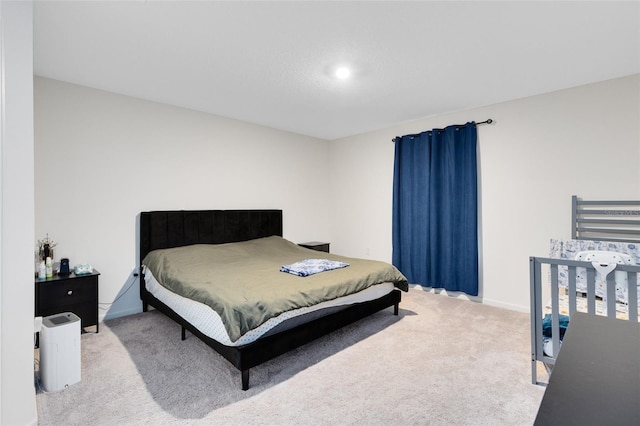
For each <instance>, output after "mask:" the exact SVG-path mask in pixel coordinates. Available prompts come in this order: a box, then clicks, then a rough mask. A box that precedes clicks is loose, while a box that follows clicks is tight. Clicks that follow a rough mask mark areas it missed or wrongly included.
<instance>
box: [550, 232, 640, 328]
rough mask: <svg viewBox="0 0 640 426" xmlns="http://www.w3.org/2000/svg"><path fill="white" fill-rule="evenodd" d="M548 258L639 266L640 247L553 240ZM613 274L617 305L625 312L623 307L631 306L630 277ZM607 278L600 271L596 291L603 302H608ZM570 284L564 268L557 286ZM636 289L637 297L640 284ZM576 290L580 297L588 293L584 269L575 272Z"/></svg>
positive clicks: (604, 242)
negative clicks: (628, 278)
mask: <svg viewBox="0 0 640 426" xmlns="http://www.w3.org/2000/svg"><path fill="white" fill-rule="evenodd" d="M549 257H551V258H556V259H568V260H580V261H587V262H595V263H616V264H622V265H640V245H638V244H635V243H623V242H610V241H590V240H557V239H552V240H551V249H550V253H549ZM611 273H612V274H614V276H615V282H616V292H615V293H616V302H618V303H621V304H622V306H621V309H623V308H624V306H625V305H626V304H628V281H627V274H626V273H625V272H620V271H615V269H614V270H613V271H612V272H611ZM605 275H606V271H598V273H597V276H596V287H595V291H596V296H597V297H599V298H602V299H603V300H604V301H606V300H607V294H606V284H605ZM568 282H569V278H568V270H567V268H562V267H561V269H560V271H559V273H558V284H559V286H560V287H562V288H565V289H566V288H568ZM637 288H638V293H637V294H640V280H639V282H638V283H637ZM576 290H577V291H578V292H579V293H586V292H587V273H586V270H585V269H583V268H578V270H577V271H576ZM585 303H586V302H585ZM638 306H640V298H638ZM604 309H605V312H606V306H604ZM616 310H618V309H616ZM605 315H606V313H605ZM625 319H626V318H625Z"/></svg>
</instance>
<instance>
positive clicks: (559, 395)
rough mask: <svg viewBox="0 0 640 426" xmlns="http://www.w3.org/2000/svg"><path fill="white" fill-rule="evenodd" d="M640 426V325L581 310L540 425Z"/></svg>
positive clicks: (569, 331)
mask: <svg viewBox="0 0 640 426" xmlns="http://www.w3.org/2000/svg"><path fill="white" fill-rule="evenodd" d="M574 424H575V425H640V324H638V323H635V322H631V321H624V320H617V319H613V318H607V317H602V316H596V315H587V314H584V313H580V312H576V313H575V314H573V316H572V317H571V321H570V322H569V327H568V328H567V332H566V334H565V337H564V342H563V344H562V349H561V350H560V353H559V354H558V359H557V360H556V364H555V366H554V367H553V372H552V374H551V377H550V379H549V384H548V385H547V389H546V390H545V393H544V396H543V398H542V402H541V403H540V408H539V410H538V415H537V417H536V421H535V425H574Z"/></svg>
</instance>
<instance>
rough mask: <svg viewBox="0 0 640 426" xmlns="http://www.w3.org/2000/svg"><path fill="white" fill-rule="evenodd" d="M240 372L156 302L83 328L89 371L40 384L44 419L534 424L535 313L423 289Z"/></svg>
mask: <svg viewBox="0 0 640 426" xmlns="http://www.w3.org/2000/svg"><path fill="white" fill-rule="evenodd" d="M400 306H401V310H400V315H399V316H397V317H396V316H394V315H393V314H392V310H391V309H390V308H389V309H387V310H384V311H382V312H379V313H377V314H375V315H373V316H371V317H369V318H367V319H365V320H362V321H359V322H357V323H355V324H353V325H351V326H347V327H345V328H343V329H341V330H339V331H337V332H334V333H332V334H330V335H329V336H325V337H323V338H321V339H319V340H317V341H315V342H313V343H310V344H308V345H306V346H304V347H302V348H299V349H297V350H294V351H292V352H290V353H288V354H285V355H283V356H281V357H279V358H276V359H275V360H272V361H270V362H267V363H265V364H262V365H261V366H258V367H255V368H253V369H252V370H251V388H250V389H249V390H248V391H246V392H243V391H241V390H240V373H239V372H238V371H237V370H236V369H235V368H234V367H233V366H231V364H229V363H228V362H227V361H226V360H225V359H223V358H222V357H220V356H219V355H218V354H216V353H215V352H214V351H213V350H212V349H210V348H209V347H208V346H206V345H204V344H203V343H202V342H200V341H199V340H198V339H197V338H195V337H193V336H190V335H188V338H187V340H186V341H181V340H180V327H179V326H178V325H176V324H175V323H174V322H172V321H171V320H169V319H167V318H166V317H165V316H163V315H162V314H160V313H158V312H153V311H151V312H148V313H143V314H137V315H132V316H129V317H124V318H118V319H115V320H111V321H107V322H105V323H104V325H103V326H102V327H101V328H100V333H99V334H84V335H83V336H82V380H81V382H80V383H77V384H75V385H72V386H71V387H69V388H68V389H66V390H63V391H60V392H53V393H43V392H42V391H38V394H37V397H36V400H37V405H38V417H39V423H40V424H41V425H89V424H92V425H122V424H129V425H142V424H153V425H174V424H180V425H183V424H185V425H191V424H193V425H198V424H233V425H235V424H237V425H247V424H266V425H289V424H304V425H306V424H317V425H320V424H323V425H324V424H355V425H375V424H403V425H408V424H420V425H424V424H432V425H445V424H446V425H482V424H486V425H530V424H532V423H533V420H534V419H535V415H536V412H537V409H538V406H539V404H540V401H541V399H542V395H543V392H544V388H543V387H540V386H535V385H532V384H531V381H530V380H531V377H530V361H529V359H530V343H529V339H530V331H529V316H528V315H527V314H524V313H518V312H512V311H508V310H503V309H499V308H494V307H489V306H485V305H482V304H478V303H474V302H469V301H465V300H461V299H455V298H452V297H449V296H446V295H437V294H434V293H433V292H425V291H423V290H421V289H420V288H419V287H417V288H412V289H411V291H410V292H409V293H408V294H403V301H402V303H401V305H400Z"/></svg>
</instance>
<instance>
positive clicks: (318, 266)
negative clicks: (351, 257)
mask: <svg viewBox="0 0 640 426" xmlns="http://www.w3.org/2000/svg"><path fill="white" fill-rule="evenodd" d="M347 266H349V264H348V263H345V262H338V261H336V260H328V259H305V260H301V261H300V262H296V263H292V264H291V265H282V267H280V272H287V273H289V274H293V275H297V276H299V277H308V276H309V275H313V274H317V273H319V272H324V271H331V270H333V269H340V268H345V267H347Z"/></svg>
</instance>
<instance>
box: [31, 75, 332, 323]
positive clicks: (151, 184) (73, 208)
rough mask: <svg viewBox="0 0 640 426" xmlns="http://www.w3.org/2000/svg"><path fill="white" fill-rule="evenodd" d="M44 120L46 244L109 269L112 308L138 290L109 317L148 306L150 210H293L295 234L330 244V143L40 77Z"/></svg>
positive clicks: (103, 284) (39, 185)
mask: <svg viewBox="0 0 640 426" xmlns="http://www.w3.org/2000/svg"><path fill="white" fill-rule="evenodd" d="M35 122H36V125H35V169H36V170H35V178H36V184H35V193H36V228H35V230H36V239H41V238H43V237H44V236H45V235H46V234H47V233H48V234H49V237H50V238H51V239H53V240H54V241H55V242H57V243H58V246H57V248H56V257H57V258H58V259H59V258H60V257H69V258H70V261H71V264H72V265H74V264H77V263H90V264H92V265H93V266H94V267H95V268H96V269H98V270H99V271H100V273H101V276H100V285H99V287H100V290H99V299H100V302H102V303H111V302H113V301H114V299H115V298H116V297H117V296H118V295H119V294H120V293H122V292H124V291H125V290H126V289H128V288H129V286H130V285H132V284H133V285H132V287H131V289H130V290H129V291H127V292H126V293H125V294H124V296H122V297H121V298H119V299H118V301H117V302H116V303H115V304H114V305H113V306H109V305H102V308H103V310H101V316H102V315H104V314H105V313H106V314H107V318H111V317H115V316H121V315H125V314H130V313H133V312H138V311H140V309H141V305H140V301H139V297H138V281H137V279H134V277H133V276H132V272H133V270H134V268H135V267H136V264H137V263H136V262H137V257H136V218H137V215H138V214H139V213H140V212H141V211H148V210H164V209H243V208H264V209H271V208H273V209H283V210H284V236H285V238H287V239H290V240H292V241H295V242H302V241H308V240H325V239H329V225H328V216H329V214H328V211H329V210H328V202H329V196H328V190H329V180H328V176H327V169H328V158H329V144H328V142H326V141H322V140H318V139H314V138H309V137H305V136H301V135H296V134H292V133H287V132H282V131H277V130H273V129H269V128H265V127H261V126H257V125H252V124H247V123H242V122H239V121H235V120H230V119H225V118H220V117H216V116H213V115H210V114H204V113H199V112H195V111H191V110H186V109H182V108H177V107H172V106H168V105H162V104H158V103H153V102H147V101H143V100H139V99H135V98H130V97H126V96H120V95H116V94H112V93H107V92H103V91H99V90H95V89H90V88H86V87H81V86H76V85H72V84H67V83H62V82H59V81H55V80H50V79H45V78H39V77H36V79H35ZM107 309H108V312H107Z"/></svg>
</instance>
